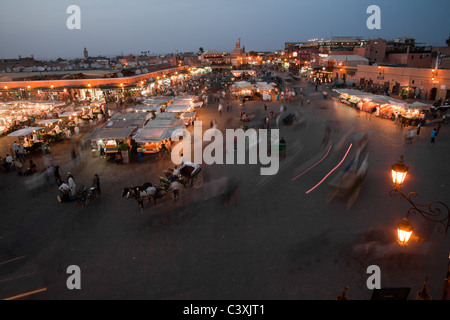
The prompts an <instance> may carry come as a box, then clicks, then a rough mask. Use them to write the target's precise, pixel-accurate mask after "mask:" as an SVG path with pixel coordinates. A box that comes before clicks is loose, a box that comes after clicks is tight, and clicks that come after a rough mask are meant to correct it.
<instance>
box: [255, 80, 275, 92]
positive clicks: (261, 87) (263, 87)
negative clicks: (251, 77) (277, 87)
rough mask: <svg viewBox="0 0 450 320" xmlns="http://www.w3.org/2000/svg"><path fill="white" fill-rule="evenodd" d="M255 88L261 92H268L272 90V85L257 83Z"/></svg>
mask: <svg viewBox="0 0 450 320" xmlns="http://www.w3.org/2000/svg"><path fill="white" fill-rule="evenodd" d="M256 88H257V89H259V90H263V91H270V90H273V88H274V85H272V84H268V83H266V82H257V83H256Z"/></svg>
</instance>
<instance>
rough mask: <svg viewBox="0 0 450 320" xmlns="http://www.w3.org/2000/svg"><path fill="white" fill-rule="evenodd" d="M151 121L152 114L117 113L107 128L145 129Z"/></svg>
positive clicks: (107, 124) (109, 121)
mask: <svg viewBox="0 0 450 320" xmlns="http://www.w3.org/2000/svg"><path fill="white" fill-rule="evenodd" d="M150 119H151V113H148V112H146V113H142V112H130V113H116V114H115V115H114V116H112V117H111V118H110V119H109V120H108V122H107V123H106V125H105V127H108V128H126V127H136V128H143V127H144V125H145V124H146V123H147V121H148V120H150Z"/></svg>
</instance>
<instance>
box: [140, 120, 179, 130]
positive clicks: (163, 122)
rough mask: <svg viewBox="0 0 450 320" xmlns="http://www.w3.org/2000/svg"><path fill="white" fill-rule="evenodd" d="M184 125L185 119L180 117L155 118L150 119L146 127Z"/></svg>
mask: <svg viewBox="0 0 450 320" xmlns="http://www.w3.org/2000/svg"><path fill="white" fill-rule="evenodd" d="M183 127H184V123H183V120H180V119H154V120H150V121H149V122H148V123H147V124H146V125H145V128H180V129H182V128H183Z"/></svg>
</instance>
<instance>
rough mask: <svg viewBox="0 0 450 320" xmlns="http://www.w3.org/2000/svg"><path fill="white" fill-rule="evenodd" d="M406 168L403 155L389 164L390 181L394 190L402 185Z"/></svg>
mask: <svg viewBox="0 0 450 320" xmlns="http://www.w3.org/2000/svg"><path fill="white" fill-rule="evenodd" d="M408 169H409V167H407V166H406V165H405V163H404V162H403V156H400V160H399V161H398V162H396V163H395V164H393V165H392V166H391V172H392V181H393V182H394V187H395V189H396V190H397V189H399V188H400V187H401V186H402V185H403V181H405V178H406V173H407V172H408Z"/></svg>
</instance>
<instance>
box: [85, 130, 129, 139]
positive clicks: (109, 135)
mask: <svg viewBox="0 0 450 320" xmlns="http://www.w3.org/2000/svg"><path fill="white" fill-rule="evenodd" d="M136 130H137V127H130V128H97V129H95V130H94V131H93V132H92V133H91V134H90V135H89V136H88V137H87V139H88V140H127V139H129V138H130V137H131V135H132V134H133V133H134V132H135V131H136Z"/></svg>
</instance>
